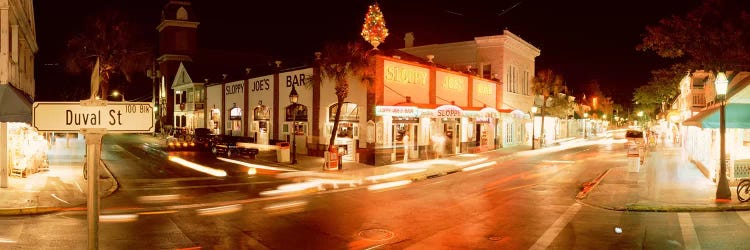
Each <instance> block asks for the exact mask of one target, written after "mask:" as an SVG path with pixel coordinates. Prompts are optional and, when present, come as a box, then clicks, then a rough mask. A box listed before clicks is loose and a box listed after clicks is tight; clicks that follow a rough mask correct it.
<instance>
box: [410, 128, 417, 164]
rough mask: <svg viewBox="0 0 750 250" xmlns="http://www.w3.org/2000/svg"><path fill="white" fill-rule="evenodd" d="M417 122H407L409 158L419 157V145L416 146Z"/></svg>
mask: <svg viewBox="0 0 750 250" xmlns="http://www.w3.org/2000/svg"><path fill="white" fill-rule="evenodd" d="M417 125H418V124H409V131H410V133H409V159H418V158H419V147H418V146H417V138H419V134H418V132H419V129H417Z"/></svg>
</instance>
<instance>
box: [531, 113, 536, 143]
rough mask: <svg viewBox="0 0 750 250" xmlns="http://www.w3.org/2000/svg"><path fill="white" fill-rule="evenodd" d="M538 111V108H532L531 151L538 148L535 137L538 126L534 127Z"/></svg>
mask: <svg viewBox="0 0 750 250" xmlns="http://www.w3.org/2000/svg"><path fill="white" fill-rule="evenodd" d="M536 110H537V107H536V106H532V107H531V150H534V149H535V148H536V147H535V146H536V145H535V144H536V143H534V136H536V135H535V134H536V126H535V125H534V124H535V123H536V122H535V121H534V120H535V119H534V114H536Z"/></svg>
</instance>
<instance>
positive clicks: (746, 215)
mask: <svg viewBox="0 0 750 250" xmlns="http://www.w3.org/2000/svg"><path fill="white" fill-rule="evenodd" d="M737 215H739V216H740V218H742V220H743V221H745V225H747V226H750V212H748V211H742V212H737Z"/></svg>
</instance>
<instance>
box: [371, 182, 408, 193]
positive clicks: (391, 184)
mask: <svg viewBox="0 0 750 250" xmlns="http://www.w3.org/2000/svg"><path fill="white" fill-rule="evenodd" d="M409 183H411V180H401V181H392V182H386V183H380V184H375V185H370V186H368V187H367V189H368V190H370V191H374V190H381V189H386V188H394V187H399V186H404V185H408V184H409Z"/></svg>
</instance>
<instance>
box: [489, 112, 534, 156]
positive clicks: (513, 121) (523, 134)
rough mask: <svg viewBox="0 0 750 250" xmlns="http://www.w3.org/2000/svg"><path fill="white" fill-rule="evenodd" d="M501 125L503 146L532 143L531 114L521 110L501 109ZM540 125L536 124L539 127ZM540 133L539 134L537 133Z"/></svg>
mask: <svg viewBox="0 0 750 250" xmlns="http://www.w3.org/2000/svg"><path fill="white" fill-rule="evenodd" d="M501 111H503V112H501V113H500V120H501V121H502V122H501V124H500V126H498V127H502V131H501V134H502V145H503V147H511V146H517V145H521V144H529V145H530V144H531V130H532V127H534V126H532V125H534V124H532V121H531V119H529V118H530V117H529V114H527V113H524V112H522V111H520V110H501ZM539 126H540V125H536V127H537V128H536V129H539ZM537 135H538V134H537Z"/></svg>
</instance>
